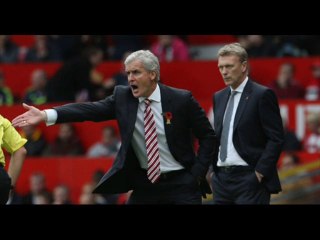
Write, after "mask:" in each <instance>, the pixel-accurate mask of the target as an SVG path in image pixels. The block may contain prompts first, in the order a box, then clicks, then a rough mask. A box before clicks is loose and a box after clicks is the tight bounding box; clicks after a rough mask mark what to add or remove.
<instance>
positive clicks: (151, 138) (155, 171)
mask: <svg viewBox="0 0 320 240" xmlns="http://www.w3.org/2000/svg"><path fill="white" fill-rule="evenodd" d="M144 102H145V106H146V108H145V110H144V131H145V140H146V149H147V158H148V171H147V175H148V179H149V180H150V181H151V182H152V183H155V182H156V181H157V180H158V179H159V177H160V173H161V172H160V155H159V147H158V139H157V131H156V122H155V120H154V117H153V112H152V110H151V107H150V104H151V101H150V100H149V99H147V98H146V99H145V100H144Z"/></svg>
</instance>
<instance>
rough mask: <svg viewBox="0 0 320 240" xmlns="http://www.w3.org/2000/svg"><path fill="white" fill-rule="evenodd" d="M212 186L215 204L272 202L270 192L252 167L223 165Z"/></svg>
mask: <svg viewBox="0 0 320 240" xmlns="http://www.w3.org/2000/svg"><path fill="white" fill-rule="evenodd" d="M212 186H213V194H214V195H213V196H214V204H270V192H269V191H268V190H267V189H266V187H265V186H264V184H263V180H262V181H261V182H259V180H258V178H257V176H256V174H255V171H254V169H251V168H250V167H242V166H236V167H229V168H228V167H221V168H219V170H218V171H217V172H216V173H215V174H214V175H213V177H212Z"/></svg>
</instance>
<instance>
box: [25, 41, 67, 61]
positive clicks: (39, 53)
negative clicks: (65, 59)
mask: <svg viewBox="0 0 320 240" xmlns="http://www.w3.org/2000/svg"><path fill="white" fill-rule="evenodd" d="M61 60H62V57H61V52H60V49H59V48H57V46H55V45H54V44H52V43H51V42H50V41H49V40H48V36H47V35H35V43H34V45H33V46H32V47H31V48H30V49H28V50H27V53H26V57H25V61H26V62H52V61H61Z"/></svg>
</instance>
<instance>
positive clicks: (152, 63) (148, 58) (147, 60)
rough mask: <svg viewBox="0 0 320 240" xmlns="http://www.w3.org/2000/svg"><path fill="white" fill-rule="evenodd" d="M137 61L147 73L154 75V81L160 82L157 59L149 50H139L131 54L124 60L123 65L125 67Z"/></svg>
mask: <svg viewBox="0 0 320 240" xmlns="http://www.w3.org/2000/svg"><path fill="white" fill-rule="evenodd" d="M135 60H139V61H141V63H142V64H143V66H144V68H145V69H146V70H147V71H149V72H155V73H156V75H157V76H156V80H157V81H158V82H159V81H160V64H159V60H158V58H157V57H156V56H155V55H154V54H153V53H152V52H150V51H149V50H139V51H136V52H133V53H131V54H130V55H129V56H128V57H127V58H126V60H125V61H124V65H125V66H127V65H128V64H129V63H131V62H133V61H135Z"/></svg>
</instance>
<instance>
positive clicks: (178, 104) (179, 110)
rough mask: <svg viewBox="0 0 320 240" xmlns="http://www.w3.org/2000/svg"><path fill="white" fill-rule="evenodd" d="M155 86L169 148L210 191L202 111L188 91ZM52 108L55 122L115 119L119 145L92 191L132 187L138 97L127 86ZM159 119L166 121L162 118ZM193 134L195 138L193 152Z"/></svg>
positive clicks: (208, 131) (209, 140) (208, 142)
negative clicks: (107, 94) (99, 97)
mask: <svg viewBox="0 0 320 240" xmlns="http://www.w3.org/2000/svg"><path fill="white" fill-rule="evenodd" d="M159 86H160V92H161V104H162V110H163V112H170V113H171V114H172V119H171V124H165V122H164V126H165V133H166V138H167V141H168V146H169V150H170V152H171V154H172V155H173V156H174V158H175V159H176V160H177V161H178V162H180V163H181V164H182V165H183V166H184V167H185V168H186V169H187V170H188V171H190V173H191V174H192V175H193V176H194V177H195V178H197V179H198V178H200V179H201V181H202V187H203V188H204V189H206V190H205V191H206V192H207V193H210V190H209V189H210V188H209V186H208V185H207V182H206V181H204V177H205V174H206V172H207V169H208V167H209V165H210V163H211V162H212V159H213V153H214V146H215V133H214V131H213V129H212V127H211V125H210V123H209V121H208V119H207V117H206V114H205V112H204V110H203V109H202V108H201V107H200V105H199V104H198V102H197V101H196V100H195V99H194V98H193V96H192V94H191V93H190V92H189V91H186V90H181V89H175V88H172V87H168V86H165V85H162V84H159ZM55 109H56V110H57V112H58V119H57V123H62V122H81V121H95V122H98V121H106V120H111V119H116V120H117V122H118V125H119V129H120V134H121V142H122V145H121V148H120V150H119V152H118V154H117V156H116V158H115V161H114V164H113V166H112V168H111V169H110V170H109V171H108V172H107V173H106V174H105V175H104V176H103V177H102V179H101V181H100V182H99V183H98V185H97V187H96V188H95V190H94V192H95V193H122V192H127V191H128V190H131V189H134V188H135V186H132V181H131V180H130V176H132V175H133V174H134V171H135V170H136V169H137V168H138V167H139V166H138V161H137V157H136V155H135V153H134V151H133V149H132V146H131V140H132V136H133V130H134V127H135V122H136V117H137V111H138V99H137V98H135V97H134V96H133V95H132V92H131V89H130V88H129V87H127V86H117V87H116V88H115V90H114V94H113V95H112V96H110V97H108V98H106V99H104V100H101V101H98V102H92V103H72V104H67V105H64V106H61V107H56V108H55ZM163 120H164V121H166V119H165V117H164V119H163ZM193 136H195V137H196V138H197V139H198V140H199V149H198V151H197V153H195V152H194V144H193Z"/></svg>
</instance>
